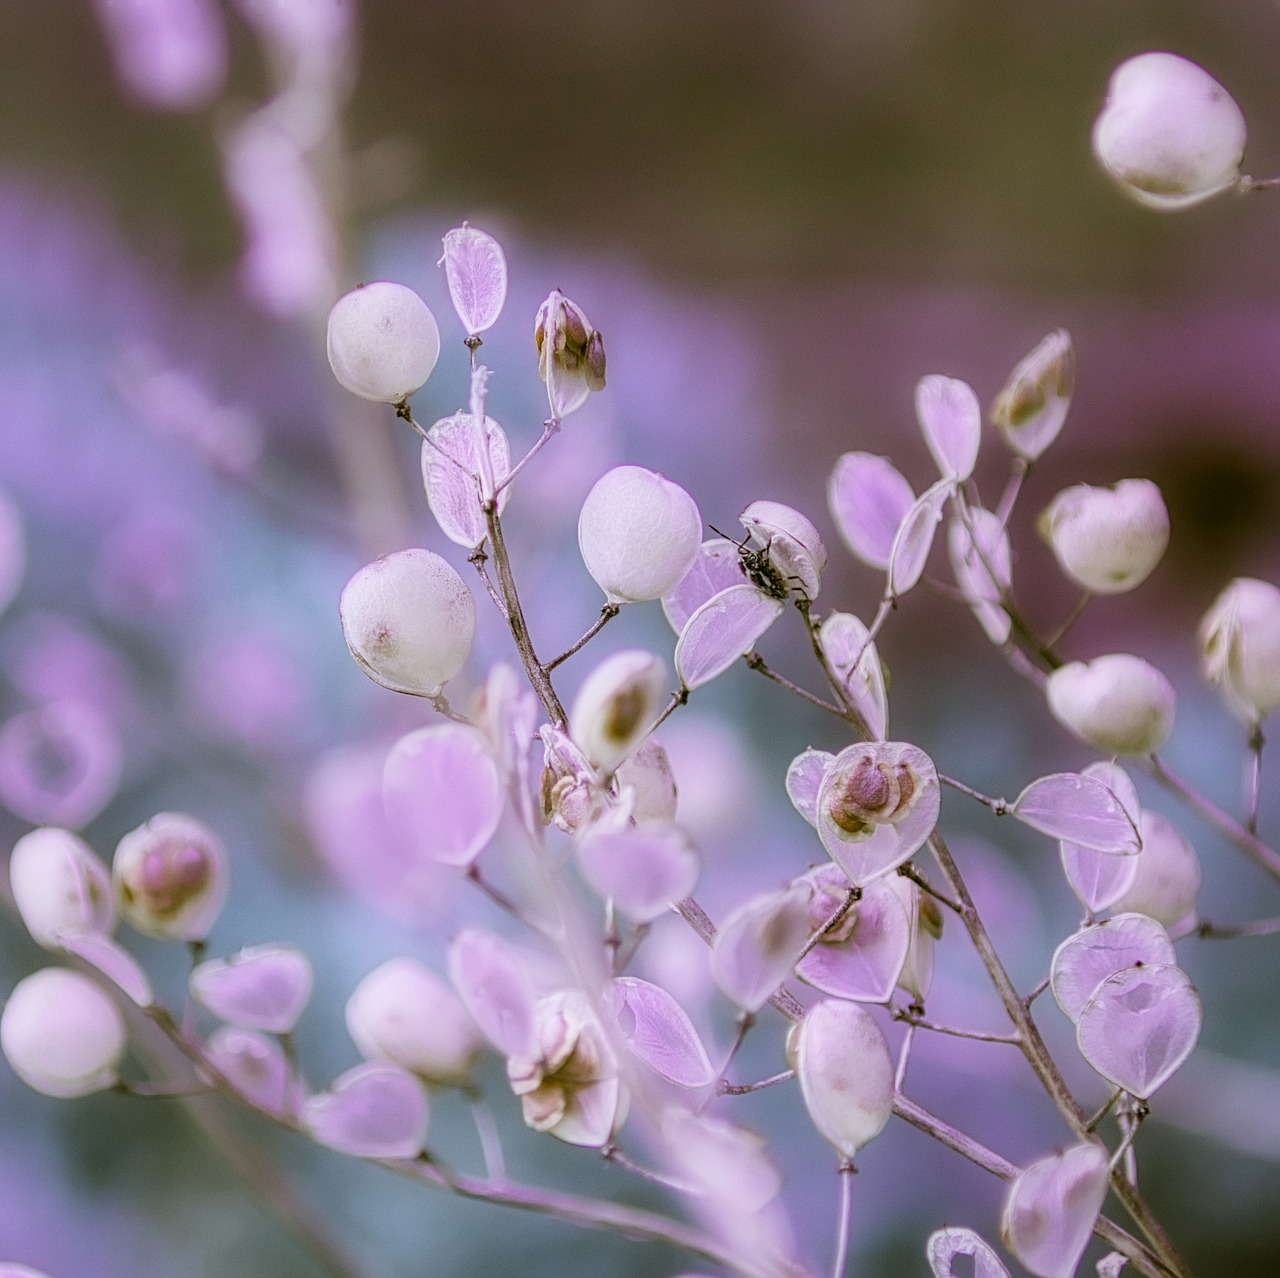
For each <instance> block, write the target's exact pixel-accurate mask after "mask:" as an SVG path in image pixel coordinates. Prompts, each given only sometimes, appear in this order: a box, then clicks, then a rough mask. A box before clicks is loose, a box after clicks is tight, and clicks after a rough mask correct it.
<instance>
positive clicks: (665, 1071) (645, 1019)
mask: <svg viewBox="0 0 1280 1278" xmlns="http://www.w3.org/2000/svg"><path fill="white" fill-rule="evenodd" d="M611 989H612V991H613V1002H614V1017H615V1018H616V1020H617V1023H618V1028H619V1029H620V1030H621V1032H622V1036H623V1038H624V1039H625V1040H626V1043H627V1046H628V1047H629V1048H630V1049H631V1050H632V1051H633V1052H634V1053H635V1054H636V1055H637V1056H638V1057H639V1058H640V1059H641V1060H642V1061H644V1063H645V1064H646V1065H648V1066H649V1068H650V1069H652V1070H653V1071H654V1072H655V1073H656V1074H659V1075H660V1076H661V1077H663V1078H665V1079H666V1080H667V1081H668V1082H671V1083H675V1084H677V1085H678V1086H680V1087H689V1088H697V1087H707V1086H709V1085H710V1084H711V1083H713V1082H715V1078H716V1071H715V1067H714V1066H713V1065H712V1064H711V1061H710V1058H709V1057H708V1056H707V1049H706V1048H705V1047H704V1046H703V1045H702V1039H701V1038H700V1037H699V1036H698V1031H697V1030H696V1029H694V1026H693V1022H692V1021H691V1020H690V1019H689V1016H688V1013H687V1012H685V1010H684V1008H682V1007H681V1006H680V1004H679V1003H677V1002H676V1000H675V999H674V998H672V996H671V995H670V994H669V993H668V992H667V991H666V990H664V989H663V988H662V987H661V986H659V985H654V984H652V983H650V982H649V981H642V980H640V979H639V978H637V977H634V976H620V977H618V978H617V980H615V981H614V982H613V985H612V987H611Z"/></svg>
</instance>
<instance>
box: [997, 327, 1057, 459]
mask: <svg viewBox="0 0 1280 1278" xmlns="http://www.w3.org/2000/svg"><path fill="white" fill-rule="evenodd" d="M1075 374H1076V357H1075V348H1074V347H1073V346H1072V345H1071V334H1070V333H1068V332H1067V331H1066V329H1062V328H1058V329H1054V331H1053V332H1052V333H1050V334H1049V335H1048V337H1046V338H1044V340H1043V341H1041V342H1040V343H1039V345H1037V346H1036V348H1035V349H1034V350H1033V351H1031V352H1030V353H1029V354H1028V355H1026V356H1024V357H1023V358H1022V359H1021V360H1019V361H1018V363H1017V365H1016V366H1015V368H1014V370H1013V372H1012V373H1010V374H1009V380H1008V381H1007V382H1006V383H1005V385H1004V389H1003V390H1001V392H1000V394H999V395H997V396H996V398H995V402H994V403H993V404H992V405H991V414H990V419H991V421H992V423H993V424H994V425H995V426H997V427H999V429H1000V433H1001V434H1002V435H1003V436H1004V439H1005V443H1006V444H1008V445H1009V447H1010V448H1011V449H1012V450H1013V451H1014V452H1015V453H1017V454H1018V456H1019V457H1024V458H1026V459H1027V460H1028V461H1035V460H1036V459H1037V458H1038V457H1039V456H1040V455H1041V454H1042V453H1043V452H1044V450H1045V449H1046V448H1048V447H1049V445H1050V444H1052V443H1053V441H1054V440H1055V439H1057V437H1058V434H1059V432H1060V431H1061V430H1062V425H1063V422H1065V421H1066V418H1067V409H1068V408H1070V407H1071V392H1072V390H1073V389H1074V386H1075Z"/></svg>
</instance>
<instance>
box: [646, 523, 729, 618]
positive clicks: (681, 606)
mask: <svg viewBox="0 0 1280 1278" xmlns="http://www.w3.org/2000/svg"><path fill="white" fill-rule="evenodd" d="M742 584H743V573H742V556H741V554H740V553H739V550H738V547H737V546H736V545H735V544H734V543H733V542H731V541H729V540H727V539H726V538H724V537H712V538H710V539H708V540H707V541H704V542H703V543H702V545H701V546H700V547H699V548H698V554H697V555H696V556H695V558H694V561H693V563H692V565H691V566H690V568H689V571H688V572H686V573H685V575H684V576H683V577H681V578H680V580H679V581H678V582H676V584H675V585H674V586H673V587H672V588H671V589H670V590H668V591H667V593H666V594H664V595H663V596H662V611H663V613H664V614H665V615H666V618H667V621H668V623H669V624H670V626H671V629H672V630H674V631H675V632H676V634H677V635H679V634H680V633H681V631H683V630H684V628H685V626H686V625H688V624H689V618H690V617H692V616H693V614H694V613H695V612H697V611H698V609H699V608H701V607H702V605H703V604H705V603H707V602H708V600H711V599H714V598H715V596H716V595H718V594H720V593H721V592H722V591H725V590H728V589H729V587H730V586H741V585H742Z"/></svg>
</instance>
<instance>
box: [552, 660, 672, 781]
mask: <svg viewBox="0 0 1280 1278" xmlns="http://www.w3.org/2000/svg"><path fill="white" fill-rule="evenodd" d="M666 688H667V673H666V669H665V668H664V667H663V664H662V662H661V660H660V659H659V658H657V657H655V656H654V655H653V653H651V652H645V651H644V649H642V648H624V649H623V650H622V651H621V652H615V653H614V654H613V656H611V657H606V658H605V660H604V661H602V662H601V663H600V664H599V665H598V666H597V667H596V668H595V669H594V670H593V671H592V672H591V673H590V674H589V675H588V676H587V677H586V679H585V681H584V682H583V684H582V687H581V688H580V689H579V690H578V695H577V696H576V697H575V698H574V702H573V708H572V710H570V712H569V731H570V733H571V735H572V737H573V739H574V741H575V742H576V743H577V745H578V746H579V747H580V748H581V750H582V752H583V754H585V755H586V757H587V758H588V759H589V760H590V761H591V763H592V764H593V765H594V766H595V767H597V768H599V769H601V771H603V772H612V771H613V770H614V768H616V767H617V766H618V764H619V763H621V762H622V760H623V759H625V758H626V757H627V755H629V754H630V753H631V752H632V750H634V749H635V748H636V746H638V745H639V744H640V742H641V741H643V740H644V738H645V737H646V736H647V735H648V734H649V730H650V729H651V728H652V727H653V724H654V721H655V720H656V719H657V717H658V715H659V714H660V713H661V710H662V704H663V702H664V700H665V699H666Z"/></svg>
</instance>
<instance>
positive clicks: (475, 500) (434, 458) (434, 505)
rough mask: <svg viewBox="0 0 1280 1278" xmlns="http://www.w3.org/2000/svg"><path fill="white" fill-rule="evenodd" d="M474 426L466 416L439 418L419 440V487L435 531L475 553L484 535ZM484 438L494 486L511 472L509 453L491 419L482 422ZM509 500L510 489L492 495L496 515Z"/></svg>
mask: <svg viewBox="0 0 1280 1278" xmlns="http://www.w3.org/2000/svg"><path fill="white" fill-rule="evenodd" d="M475 421H476V419H475V418H474V417H473V416H472V415H471V414H470V413H455V414H454V415H453V416H452V417H442V418H441V419H440V420H439V421H438V422H436V424H435V425H434V426H432V427H431V429H430V430H429V431H427V438H426V439H424V440H423V441H422V483H423V487H424V488H425V489H426V492H427V504H428V505H429V506H430V507H431V513H432V514H433V515H434V516H435V517H436V523H438V524H439V525H440V531H441V532H442V533H444V535H445V536H446V537H448V538H449V540H450V541H452V542H455V543H457V545H459V546H466V547H467V548H468V549H469V550H475V549H477V548H478V547H479V546H480V545H481V544H482V543H483V542H484V540H485V538H486V537H487V536H488V535H489V530H488V525H487V523H486V521H485V516H484V507H483V505H482V503H481V498H480V482H479V479H478V476H479V474H480V448H481V444H480V432H479V431H478V430H477V429H476V424H475ZM484 436H485V442H484V447H485V448H486V449H487V450H488V453H489V464H490V466H491V467H492V470H493V478H494V483H495V485H498V484H501V483H503V481H504V480H505V479H506V478H507V476H508V475H509V474H510V472H511V449H510V446H509V445H508V443H507V435H506V432H505V431H504V430H503V429H502V427H501V426H499V425H498V423H497V422H495V421H494V420H493V418H492V417H486V418H485V419H484ZM510 495H511V489H510V487H506V488H503V489H502V491H501V492H499V493H498V496H497V507H498V513H499V514H501V513H502V510H503V508H504V507H505V506H506V504H507V498H508V497H509V496H510Z"/></svg>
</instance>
